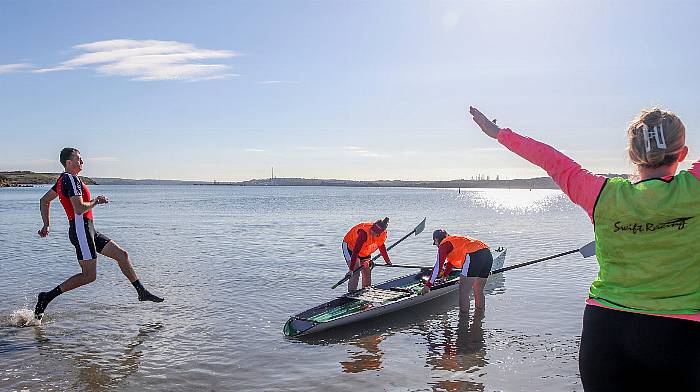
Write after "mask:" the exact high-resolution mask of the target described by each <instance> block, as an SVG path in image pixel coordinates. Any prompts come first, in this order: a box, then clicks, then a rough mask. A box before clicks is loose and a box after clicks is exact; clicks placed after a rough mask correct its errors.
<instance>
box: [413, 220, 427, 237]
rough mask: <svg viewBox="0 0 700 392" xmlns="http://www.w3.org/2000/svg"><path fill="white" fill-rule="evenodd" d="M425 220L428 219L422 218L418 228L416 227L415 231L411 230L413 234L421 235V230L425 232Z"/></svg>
mask: <svg viewBox="0 0 700 392" xmlns="http://www.w3.org/2000/svg"><path fill="white" fill-rule="evenodd" d="M426 219H428V218H423V221H422V222H421V223H419V224H418V226H416V228H415V229H413V232H414V233H415V234H416V235H418V234H420V233H422V232H423V230H425V220H426Z"/></svg>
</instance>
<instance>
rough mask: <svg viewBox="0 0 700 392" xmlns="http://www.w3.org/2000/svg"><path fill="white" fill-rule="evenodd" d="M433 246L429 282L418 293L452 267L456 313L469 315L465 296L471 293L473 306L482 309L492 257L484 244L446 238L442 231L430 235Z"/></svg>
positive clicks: (450, 236) (470, 240) (445, 233)
mask: <svg viewBox="0 0 700 392" xmlns="http://www.w3.org/2000/svg"><path fill="white" fill-rule="evenodd" d="M433 245H435V246H437V247H438V254H437V260H436V261H435V267H433V273H432V274H431V275H430V280H428V281H427V282H425V286H423V290H421V294H427V293H428V292H430V287H431V286H432V285H433V284H434V283H435V280H436V279H438V278H442V277H445V276H448V275H449V274H450V271H451V270H452V268H453V267H454V268H459V269H461V270H462V272H461V273H460V274H459V311H460V312H466V313H469V307H470V303H469V295H470V294H471V291H472V289H473V290H474V307H475V308H476V309H477V310H483V309H484V308H485V307H486V299H485V298H484V287H485V286H486V279H487V278H488V277H489V275H490V274H491V266H492V265H493V255H492V254H491V250H490V249H489V247H488V245H486V244H485V243H483V242H481V241H479V240H477V239H476V238H472V237H467V236H456V235H448V234H447V232H446V231H445V230H442V229H438V230H435V231H434V232H433Z"/></svg>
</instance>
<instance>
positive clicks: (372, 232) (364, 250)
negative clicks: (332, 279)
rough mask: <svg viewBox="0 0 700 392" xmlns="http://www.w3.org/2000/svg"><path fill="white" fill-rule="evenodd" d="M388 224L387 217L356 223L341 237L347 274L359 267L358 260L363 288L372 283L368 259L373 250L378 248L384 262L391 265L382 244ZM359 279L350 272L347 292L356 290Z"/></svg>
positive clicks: (369, 259)
mask: <svg viewBox="0 0 700 392" xmlns="http://www.w3.org/2000/svg"><path fill="white" fill-rule="evenodd" d="M388 225H389V218H384V219H380V220H378V221H376V222H374V223H372V222H362V223H358V224H356V225H355V226H353V227H352V229H350V231H348V233H347V234H345V237H344V238H343V244H342V246H341V248H342V249H343V256H344V257H345V262H346V263H347V264H348V268H349V269H350V271H349V272H348V274H352V272H353V271H355V270H356V269H357V268H359V267H360V266H359V265H358V261H359V264H360V265H361V266H362V271H361V272H362V288H363V289H364V288H365V287H369V286H371V285H372V267H371V266H370V261H371V258H372V253H373V252H375V251H376V250H379V253H381V254H382V257H383V258H384V262H385V263H386V264H387V265H391V260H389V254H388V253H387V252H386V246H385V245H384V242H385V241H386V234H387V233H386V228H387V226H388ZM359 280H360V277H359V276H358V275H357V274H352V277H351V278H350V279H349V280H348V292H352V291H355V290H357V284H358V281H359Z"/></svg>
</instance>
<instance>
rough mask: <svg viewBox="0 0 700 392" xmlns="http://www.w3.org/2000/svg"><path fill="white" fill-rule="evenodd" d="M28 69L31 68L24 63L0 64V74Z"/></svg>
mask: <svg viewBox="0 0 700 392" xmlns="http://www.w3.org/2000/svg"><path fill="white" fill-rule="evenodd" d="M29 68H32V65H31V64H26V63H18V64H0V74H4V73H10V72H18V71H23V70H25V69H29Z"/></svg>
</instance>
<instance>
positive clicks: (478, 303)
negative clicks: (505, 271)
mask: <svg viewBox="0 0 700 392" xmlns="http://www.w3.org/2000/svg"><path fill="white" fill-rule="evenodd" d="M474 279H476V280H475V281H474V283H473V284H472V288H473V289H474V308H476V310H482V311H483V310H484V308H486V297H485V296H484V287H486V278H474Z"/></svg>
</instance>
